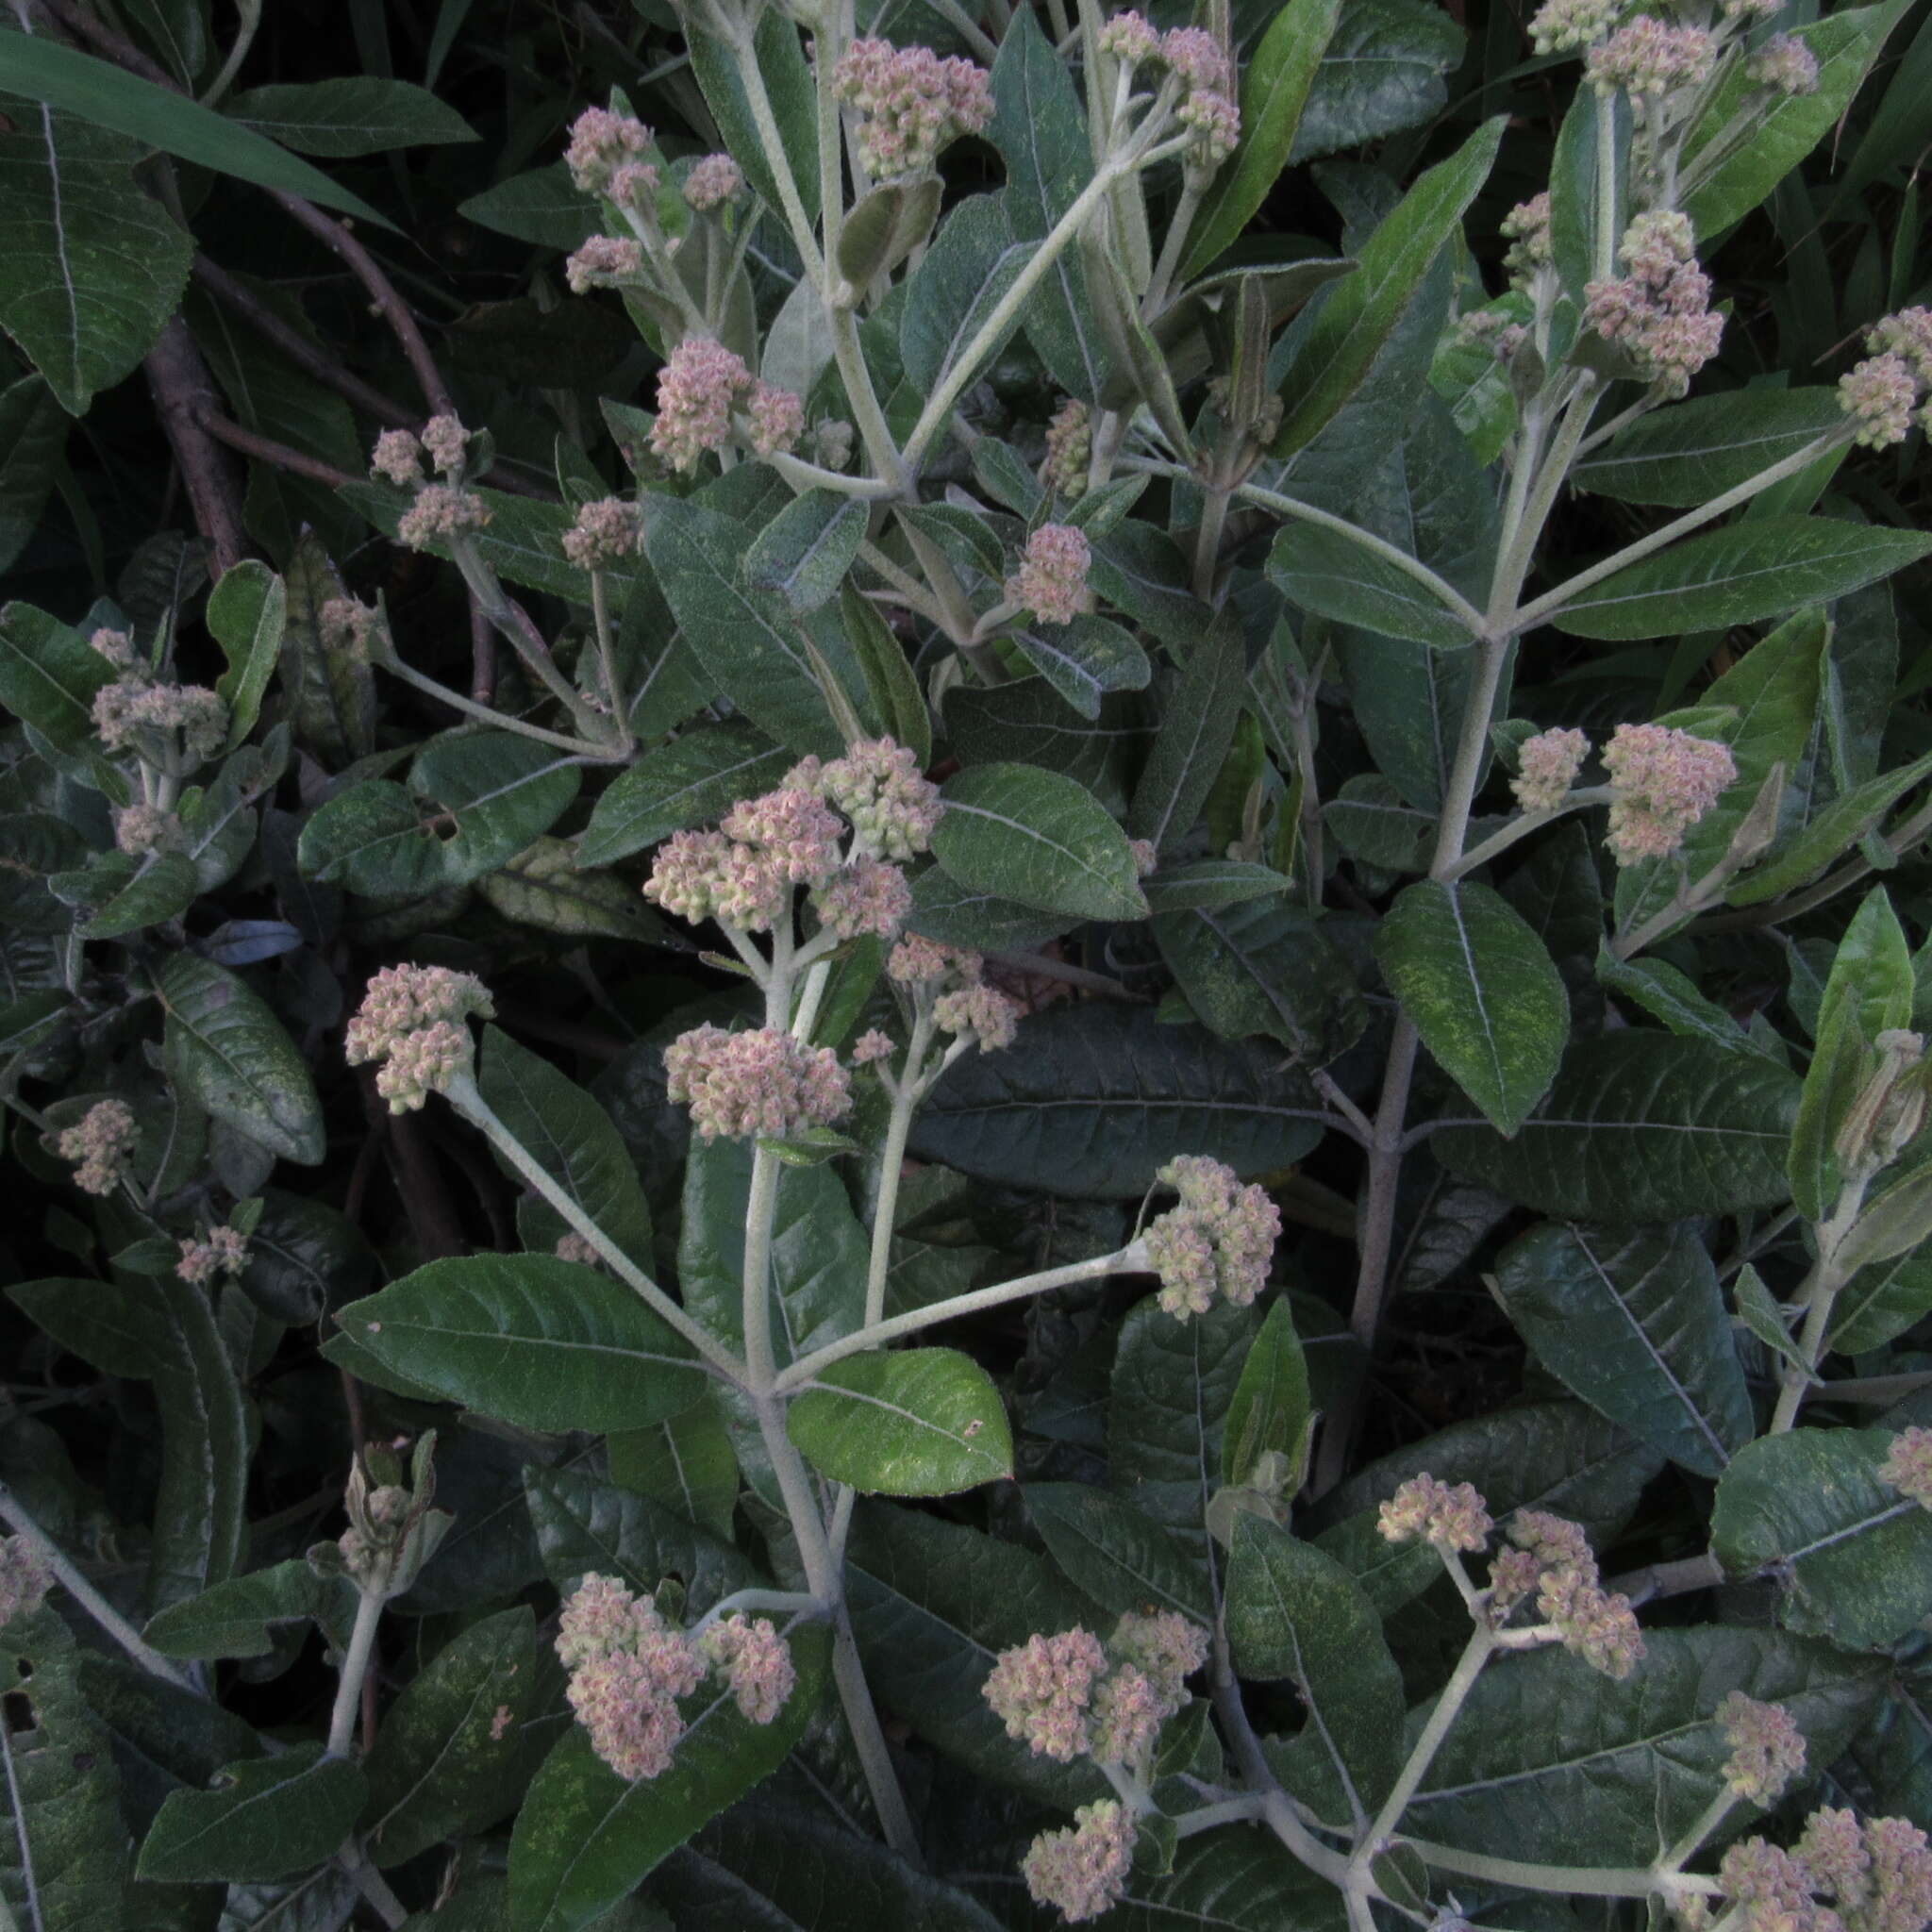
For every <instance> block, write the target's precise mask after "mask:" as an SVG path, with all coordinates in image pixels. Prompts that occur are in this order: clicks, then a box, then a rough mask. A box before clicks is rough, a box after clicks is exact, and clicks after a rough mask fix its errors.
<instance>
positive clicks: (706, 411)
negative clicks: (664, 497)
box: [651, 336, 805, 474]
mask: <svg viewBox="0 0 1932 1932" xmlns="http://www.w3.org/2000/svg"><path fill="white" fill-rule="evenodd" d="M741 405H742V406H743V407H744V411H745V415H746V418H747V420H748V421H749V422H750V424H751V439H750V441H751V445H752V447H753V448H754V449H755V450H756V451H757V452H758V455H759V456H761V457H769V456H772V455H773V454H774V453H775V452H777V451H779V450H789V449H790V448H791V446H792V444H793V443H795V442H796V441H798V439H799V436H800V435H801V433H802V432H803V431H804V428H805V405H804V403H803V402H802V401H801V400H800V399H799V398H798V397H797V396H795V395H794V394H792V392H791V391H790V390H788V389H778V388H776V387H775V386H774V385H773V384H771V383H769V382H765V381H762V380H760V379H758V378H757V377H755V376H754V375H752V373H751V371H750V370H749V369H747V368H746V367H745V363H744V358H743V357H741V356H740V355H738V354H737V353H736V352H735V351H734V350H731V349H727V348H726V347H725V346H724V343H723V342H720V341H713V340H712V339H711V338H710V337H709V336H686V337H685V339H684V340H683V341H681V342H679V343H678V345H677V346H676V347H675V349H673V350H672V352H671V355H670V358H669V359H668V360H667V361H666V362H665V364H664V367H663V368H662V369H661V370H660V371H659V372H658V420H657V421H656V422H655V423H653V424H652V425H651V449H652V452H653V454H655V455H656V456H657V457H658V458H659V460H660V461H663V462H666V463H668V464H670V466H671V467H672V468H673V469H674V470H681V471H684V472H686V473H687V474H688V473H690V472H691V471H692V470H695V469H696V468H697V466H698V461H699V459H700V458H702V457H703V455H704V454H705V452H706V451H707V450H710V449H720V448H722V447H723V446H724V441H725V439H726V437H728V436H729V434H730V433H731V412H732V410H733V409H735V408H739V407H740V406H741Z"/></svg>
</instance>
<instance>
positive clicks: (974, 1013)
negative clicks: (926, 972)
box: [932, 983, 1020, 1053]
mask: <svg viewBox="0 0 1932 1932" xmlns="http://www.w3.org/2000/svg"><path fill="white" fill-rule="evenodd" d="M932 1018H933V1024H934V1025H936V1026H937V1027H938V1028H939V1029H940V1031H941V1033H957V1034H961V1035H968V1036H970V1037H971V1038H972V1039H974V1040H975V1041H978V1043H979V1050H980V1051H981V1052H982V1053H998V1052H999V1051H1000V1050H1001V1048H1003V1047H1008V1046H1011V1045H1012V1043H1013V1040H1014V1037H1015V1036H1016V1035H1017V1034H1018V1032H1019V1030H1020V1008H1019V1003H1018V1002H1017V1001H1015V1000H1010V999H1008V997H1007V995H1006V994H1005V993H1003V992H1001V991H998V989H997V988H995V987H991V986H987V985H985V984H983V983H982V984H979V985H975V986H962V987H958V988H955V990H954V991H951V992H942V993H941V995H940V996H939V998H938V999H936V1000H935V1001H934V1002H933V1006H932Z"/></svg>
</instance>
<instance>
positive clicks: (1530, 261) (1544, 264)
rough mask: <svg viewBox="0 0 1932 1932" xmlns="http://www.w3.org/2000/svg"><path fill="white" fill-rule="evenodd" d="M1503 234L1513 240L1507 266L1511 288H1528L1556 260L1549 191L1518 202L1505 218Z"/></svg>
mask: <svg viewBox="0 0 1932 1932" xmlns="http://www.w3.org/2000/svg"><path fill="white" fill-rule="evenodd" d="M1502 234H1503V239H1504V240H1505V241H1506V242H1508V243H1509V251H1508V253H1507V255H1505V256H1504V258H1503V266H1504V267H1505V268H1506V269H1507V271H1508V273H1509V284H1510V287H1512V288H1516V289H1522V290H1524V291H1527V290H1528V289H1529V287H1530V285H1531V284H1532V283H1533V282H1534V281H1535V280H1536V278H1537V275H1538V274H1539V273H1540V272H1541V270H1543V269H1546V268H1548V267H1549V266H1550V265H1551V264H1552V262H1553V261H1554V260H1555V259H1556V258H1555V255H1554V254H1553V253H1552V248H1553V243H1552V242H1551V240H1550V192H1549V190H1548V189H1547V188H1546V189H1544V190H1543V192H1541V194H1533V195H1531V196H1530V198H1529V199H1528V200H1527V201H1520V202H1518V203H1517V204H1516V206H1515V207H1514V208H1511V209H1510V210H1509V212H1508V213H1507V215H1505V216H1504V217H1503V223H1502Z"/></svg>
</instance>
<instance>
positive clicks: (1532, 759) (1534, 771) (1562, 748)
mask: <svg viewBox="0 0 1932 1932" xmlns="http://www.w3.org/2000/svg"><path fill="white" fill-rule="evenodd" d="M1589 756H1590V740H1589V739H1587V738H1586V737H1585V736H1584V735H1583V733H1582V732H1580V731H1570V730H1552V731H1539V732H1538V733H1537V735H1536V736H1535V737H1534V738H1526V739H1524V741H1523V748H1522V750H1521V751H1520V752H1519V753H1518V754H1517V763H1518V772H1517V775H1516V776H1515V777H1514V778H1512V779H1511V780H1510V781H1509V789H1510V791H1513V792H1514V793H1515V794H1516V802H1517V804H1518V805H1520V806H1521V807H1522V808H1524V811H1555V810H1556V809H1557V807H1558V806H1559V805H1561V804H1562V802H1563V800H1564V798H1565V796H1566V795H1567V794H1568V792H1569V790H1570V788H1571V786H1572V785H1574V783H1575V782H1576V774H1577V773H1578V772H1580V771H1581V770H1582V769H1583V761H1584V759H1585V758H1588V757H1589Z"/></svg>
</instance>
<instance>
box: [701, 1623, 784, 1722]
mask: <svg viewBox="0 0 1932 1932" xmlns="http://www.w3.org/2000/svg"><path fill="white" fill-rule="evenodd" d="M698 1649H699V1651H700V1652H701V1653H702V1654H703V1655H704V1656H705V1657H708V1658H709V1659H710V1661H711V1662H712V1663H713V1664H715V1665H716V1666H717V1667H718V1669H719V1670H720V1671H721V1672H722V1673H723V1674H724V1681H725V1683H726V1684H728V1685H729V1686H730V1687H731V1695H732V1696H733V1698H734V1699H735V1700H736V1701H737V1704H738V1707H739V1709H740V1710H741V1711H742V1712H743V1713H744V1715H745V1716H746V1717H747V1718H748V1719H750V1721H751V1722H752V1723H753V1724H770V1723H771V1722H772V1720H773V1719H774V1718H775V1717H776V1716H777V1715H778V1713H779V1712H780V1711H781V1710H783V1709H784V1708H785V1705H786V1701H787V1699H789V1698H790V1697H791V1692H792V1690H793V1689H794V1687H795V1686H796V1685H797V1683H798V1673H797V1671H796V1670H795V1669H794V1668H793V1666H792V1662H791V1646H790V1645H789V1644H788V1643H787V1642H786V1641H785V1640H784V1639H783V1638H782V1637H780V1636H779V1635H778V1633H777V1631H776V1630H774V1628H773V1627H772V1624H771V1622H770V1620H769V1619H768V1618H765V1617H759V1618H758V1620H757V1621H756V1622H748V1621H747V1620H746V1619H745V1618H744V1617H743V1616H742V1615H737V1616H730V1617H726V1618H724V1620H723V1621H722V1622H719V1623H716V1624H712V1625H711V1626H710V1628H709V1629H708V1630H707V1631H706V1632H705V1634H704V1635H703V1636H702V1637H700V1638H699V1639H698Z"/></svg>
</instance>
